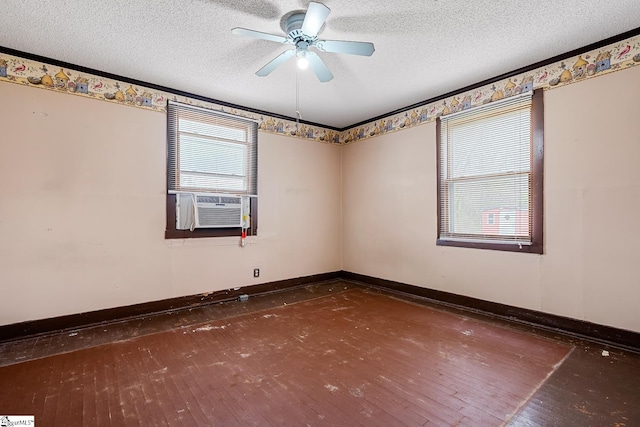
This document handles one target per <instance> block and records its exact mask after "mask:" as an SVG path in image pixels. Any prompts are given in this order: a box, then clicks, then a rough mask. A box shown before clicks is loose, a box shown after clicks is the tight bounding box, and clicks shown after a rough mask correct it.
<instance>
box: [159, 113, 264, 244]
mask: <svg viewBox="0 0 640 427" xmlns="http://www.w3.org/2000/svg"><path fill="white" fill-rule="evenodd" d="M167 110H168V111H167V204H166V205H167V206H166V207H167V226H166V227H167V228H166V231H165V237H166V238H192V237H218V236H239V235H240V234H241V230H240V228H239V227H231V228H202V229H200V228H196V229H194V230H193V231H190V230H177V229H176V193H180V192H195V193H221V194H231V195H244V196H251V197H250V205H251V206H250V211H251V213H250V224H251V226H250V229H249V230H248V233H247V234H248V235H255V234H256V232H257V219H258V218H257V212H258V202H257V197H256V196H257V191H258V188H257V172H258V166H257V162H258V147H257V134H258V126H257V123H256V122H254V121H252V120H249V119H245V118H243V117H237V116H232V115H229V114H225V113H222V112H218V111H214V110H208V109H204V108H199V107H194V106H190V105H186V104H180V103H177V102H169V104H168V107H167Z"/></svg>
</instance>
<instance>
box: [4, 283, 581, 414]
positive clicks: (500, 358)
mask: <svg viewBox="0 0 640 427" xmlns="http://www.w3.org/2000/svg"><path fill="white" fill-rule="evenodd" d="M234 314H235V315H233V316H226V317H225V316H213V317H209V318H207V316H205V315H204V314H203V313H198V314H197V315H196V318H197V319H198V320H200V321H201V322H200V323H193V320H188V319H184V318H183V317H181V318H180V319H179V321H178V322H175V317H174V318H173V319H172V320H171V323H172V325H171V326H172V327H163V328H159V329H158V330H155V329H154V328H156V327H157V325H156V326H153V327H149V328H150V329H148V330H147V332H146V333H144V334H141V333H136V334H129V337H128V338H127V339H124V340H116V341H115V342H113V341H111V342H109V341H106V342H101V338H99V333H97V332H96V333H94V335H92V336H91V337H92V338H91V340H87V341H91V343H92V344H93V343H96V342H100V343H99V344H98V345H88V346H86V347H84V348H83V347H82V346H77V347H76V348H74V349H73V350H71V351H67V352H63V353H59V354H52V355H45V356H42V357H41V358H32V359H30V360H29V359H28V357H26V355H28V354H29V352H31V353H33V352H34V351H36V350H35V349H34V346H38V345H40V344H42V345H43V346H44V348H45V349H44V350H41V351H44V352H47V351H49V350H48V348H49V346H50V345H56V344H55V343H56V341H57V340H60V339H61V338H59V337H53V338H46V337H42V338H38V339H37V342H35V343H29V344H23V345H22V346H21V347H19V351H18V352H17V353H18V354H17V356H15V355H14V357H21V356H23V355H25V359H27V360H25V361H21V362H16V361H14V363H13V364H7V365H6V366H4V367H1V368H0V378H2V387H1V388H0V412H2V413H10V414H11V413H13V414H33V415H35V416H36V420H37V424H38V425H44V426H46V425H100V426H103V425H113V426H145V425H172V426H173V425H224V426H233V425H238V426H240V425H242V426H245V425H260V426H270V425H271V426H282V425H345V426H347V425H348V426H354V425H367V426H368V425H384V426H393V425H409V426H414V425H429V426H430V425H438V426H448V425H449V426H461V425H473V426H484V425H487V426H492V425H496V426H497V425H501V424H503V423H507V422H511V423H512V425H519V424H518V423H519V422H520V421H522V423H524V422H525V420H529V419H535V417H536V416H540V415H541V414H542V413H544V411H551V410H552V409H551V408H545V407H544V406H540V405H538V406H536V404H535V402H536V399H538V400H542V401H544V400H545V398H546V397H545V396H546V395H542V396H540V393H544V392H543V391H540V390H538V391H537V392H536V388H537V387H538V386H539V385H540V384H541V383H543V382H544V380H545V378H546V377H547V376H548V375H549V374H550V373H552V372H553V371H554V369H555V367H556V365H558V364H559V363H560V362H561V361H562V360H563V358H564V357H565V356H566V355H567V354H568V353H569V352H570V350H571V349H572V346H571V345H570V344H567V343H564V342H560V341H557V340H552V339H549V338H546V337H541V336H536V335H534V334H531V333H529V332H523V331H519V330H516V329H514V328H509V327H504V326H501V325H496V324H493V323H490V322H487V321H485V320H482V319H476V318H472V317H467V316H461V315H460V314H453V313H450V312H447V311H444V310H441V309H438V308H435V307H430V306H426V305H420V304H415V303H412V302H407V301H404V300H400V299H397V298H391V297H389V296H386V295H382V294H380V293H378V292H370V291H365V290H361V289H354V288H349V289H347V290H343V291H342V292H341V293H336V292H329V293H326V292H325V294H323V295H319V297H316V298H312V299H309V300H307V301H304V300H303V301H300V302H296V303H293V304H279V305H274V304H264V305H263V306H260V307H259V309H257V310H254V311H249V312H244V313H243V312H236V313H234ZM181 316H184V314H183V315H181ZM137 322H139V323H144V322H143V321H137ZM176 323H177V325H178V326H176ZM147 326H148V325H147ZM139 332H140V331H139ZM116 335H117V336H119V337H124V336H126V332H124V331H122V332H118V334H116ZM74 337H75V335H74ZM85 337H87V335H85ZM52 343H53V344H52ZM567 369H569V371H570V372H575V369H571V367H570V366H569V365H568V368H567ZM553 377H554V376H553V375H552V376H551V378H553ZM558 381H560V382H561V381H562V380H561V379H559V380H558ZM547 393H548V392H547ZM531 395H533V398H532V399H530V400H528V398H529V396H531ZM526 402H531V403H530V404H528V405H525V406H524V407H523V408H521V406H522V405H523V404H524V403H526ZM580 408H581V407H580ZM578 411H579V410H578ZM516 413H517V414H516ZM513 414H516V415H515V417H513ZM512 417H513V418H512ZM521 425H526V424H521ZM533 425H535V424H533Z"/></svg>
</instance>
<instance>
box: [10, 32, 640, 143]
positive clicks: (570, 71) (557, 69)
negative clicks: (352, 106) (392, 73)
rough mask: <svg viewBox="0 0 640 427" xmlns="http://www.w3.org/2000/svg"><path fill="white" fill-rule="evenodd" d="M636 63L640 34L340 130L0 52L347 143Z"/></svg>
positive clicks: (21, 76) (264, 126)
mask: <svg viewBox="0 0 640 427" xmlns="http://www.w3.org/2000/svg"><path fill="white" fill-rule="evenodd" d="M638 65H640V35H638V36H634V37H631V38H629V39H626V40H623V41H621V42H619V43H614V44H611V45H608V46H606V47H603V48H601V49H597V50H593V51H589V52H584V53H582V54H580V55H577V56H574V57H571V58H567V59H565V60H563V61H559V62H556V63H553V64H550V65H548V66H545V67H541V68H538V69H535V70H531V71H528V72H525V73H523V74H520V75H517V76H514V77H511V78H508V79H504V80H501V81H497V82H494V83H491V84H489V85H486V86H483V87H480V88H477V89H474V90H471V91H468V92H463V93H459V94H457V95H454V96H452V97H448V98H445V99H441V100H438V101H436V102H433V103H429V104H425V105H423V106H421V107H419V108H412V109H407V110H405V111H402V112H399V113H396V114H394V115H390V116H388V117H385V118H382V119H380V120H375V121H372V122H369V123H366V124H364V125H360V126H356V127H353V128H350V129H347V130H344V131H342V132H340V131H334V130H331V129H327V128H323V127H314V126H309V125H305V124H298V123H296V122H295V121H292V120H283V119H280V118H278V117H271V116H264V115H259V114H256V113H252V112H249V111H245V110H242V109H235V108H229V107H226V106H223V105H220V104H215V103H209V102H203V101H199V100H196V99H193V98H188V97H184V96H176V95H175V94H172V93H168V92H162V91H157V90H154V89H150V88H147V87H144V86H137V85H132V84H129V83H125V82H120V81H117V80H113V79H108V78H104V77H100V76H95V75H91V74H87V73H82V72H77V71H74V70H70V69H63V68H60V67H57V66H54V65H50V64H44V63H41V62H37V61H32V60H29V59H25V58H20V57H17V56H12V55H8V54H3V53H0V82H2V81H4V82H11V83H16V84H22V85H25V86H30V87H38V88H44V89H48V90H53V91H57V92H61V93H68V94H73V95H79V96H84V97H89V98H94V99H98V100H102V101H106V102H114V103H119V104H122V105H128V106H132V107H137V108H144V109H150V110H154V111H158V112H165V111H166V105H167V100H169V99H170V100H173V101H177V102H183V103H186V104H191V105H196V106H200V107H205V108H211V109H214V110H218V111H224V112H226V113H231V114H236V115H239V116H242V117H247V118H251V119H253V120H257V121H258V122H259V129H260V130H261V131H262V132H268V133H276V134H283V135H287V136H292V137H297V138H301V139H307V140H313V141H319V142H324V143H333V144H349V143H352V142H355V141H358V140H363V139H368V138H373V137H376V136H379V135H382V134H386V133H390V132H395V131H399V130H402V129H407V128H410V127H413V126H418V125H421V124H424V123H428V122H431V121H433V120H435V119H436V118H437V117H440V116H443V115H447V114H451V113H454V112H457V111H462V110H466V109H468V108H472V107H476V106H479V105H483V104H487V103H490V102H492V101H497V100H499V99H503V98H507V97H509V96H513V95H517V94H519V93H523V92H528V91H531V90H534V89H539V88H542V89H544V90H549V89H554V88H557V87H562V86H564V85H567V84H571V83H576V82H580V81H583V80H585V79H590V78H593V77H598V76H601V75H604V74H608V73H611V72H614V71H619V70H624V69H627V68H630V67H634V66H638Z"/></svg>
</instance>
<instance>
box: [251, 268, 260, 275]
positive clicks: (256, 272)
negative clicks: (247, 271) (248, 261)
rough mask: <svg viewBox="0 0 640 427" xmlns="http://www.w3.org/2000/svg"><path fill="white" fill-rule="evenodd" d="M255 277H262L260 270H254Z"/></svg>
mask: <svg viewBox="0 0 640 427" xmlns="http://www.w3.org/2000/svg"><path fill="white" fill-rule="evenodd" d="M253 277H260V269H259V268H254V269H253Z"/></svg>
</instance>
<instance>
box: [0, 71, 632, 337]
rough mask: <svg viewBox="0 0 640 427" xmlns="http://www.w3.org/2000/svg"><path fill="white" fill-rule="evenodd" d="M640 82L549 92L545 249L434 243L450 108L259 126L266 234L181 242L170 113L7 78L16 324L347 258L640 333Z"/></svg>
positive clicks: (5, 188) (5, 232)
mask: <svg viewBox="0 0 640 427" xmlns="http://www.w3.org/2000/svg"><path fill="white" fill-rule="evenodd" d="M638 81H640V67H635V68H632V69H629V70H623V71H620V72H616V73H612V74H609V75H606V76H603V77H599V78H596V79H590V80H588V81H585V82H581V83H578V84H572V85H568V86H565V87H562V88H557V89H554V90H551V91H548V92H546V93H545V221H544V223H545V248H544V251H545V253H544V255H542V256H539V255H532V254H519V253H506V252H496V251H485V250H472V249H463V248H451V247H437V246H435V238H436V234H435V233H436V192H435V191H436V184H435V183H436V171H435V164H436V162H435V124H434V123H428V124H425V125H422V126H418V127H415V128H411V129H408V130H404V131H400V132H396V133H392V134H388V135H384V136H380V137H377V138H372V139H369V140H365V141H361V142H357V143H353V144H350V145H347V146H345V147H338V146H332V145H327V144H320V143H316V142H308V141H301V140H297V139H293V138H287V137H284V136H277V135H272V134H263V133H261V134H260V137H259V156H260V170H259V194H260V221H259V224H260V228H259V236H258V237H255V238H249V244H248V245H247V247H245V248H240V247H239V246H238V239H237V238H219V239H191V240H189V239H187V240H165V239H164V235H163V232H164V223H165V209H164V204H165V145H166V143H165V116H164V115H163V114H160V113H155V112H151V111H145V110H141V109H136V108H130V107H122V106H119V105H114V104H111V103H104V102H97V101H93V100H90V99H87V98H82V97H76V96H69V95H62V94H59V93H54V92H50V91H46V90H40V89H32V88H27V87H22V86H19V85H13V84H0V120H1V123H2V127H1V131H0V138H1V139H0V141H2V142H1V144H0V145H1V147H2V155H1V156H0V179H1V180H2V182H3V185H2V186H0V200H1V202H0V236H2V240H1V243H0V291H1V292H2V297H3V298H2V299H3V307H2V310H0V324H9V323H15V322H20V321H24V320H31V319H41V318H47V317H52V316H58V315H64V314H71V313H79V312H84V311H90V310H97V309H102V308H108V307H116V306H122V305H128V304H135V303H140V302H145V301H152V300H159V299H163V298H170V297H175V296H182V295H191V294H197V293H201V292H210V291H216V290H220V289H227V288H232V287H236V286H246V285H251V284H257V283H262V282H269V281H274V280H280V279H287V278H292V277H299V276H305V275H311V274H317V273H324V272H329V271H335V270H340V269H344V270H347V271H352V272H356V273H361V274H366V275H370V276H375V277H381V278H386V279H391V280H397V281H400V282H405V283H410V284H414V285H418V286H423V287H427V288H432V289H439V290H444V291H448V292H453V293H457V294H462V295H468V296H472V297H476V298H481V299H485V300H489V301H496V302H500V303H505V304H510V305H515V306H519V307H524V308H531V309H535V310H541V311H544V312H549V313H554V314H559V315H564V316H569V317H573V318H577V319H584V320H588V321H592V322H596V323H601V324H606V325H611V326H615V327H619V328H624V329H629V330H634V331H640V310H638V308H637V302H638V301H640V286H639V285H640V279H639V278H638V269H639V267H638V266H639V265H640V263H639V261H640V257H638V255H637V253H636V250H635V248H636V244H637V243H636V242H637V241H638V240H639V239H640V221H638V220H637V218H638V212H640V133H639V132H638V130H637V122H636V120H637V119H638V117H639V116H640V114H639V113H640V107H639V106H640V104H639V103H638V101H637V100H638V99H640V85H638V84H637V82H638ZM610 228H611V229H612V231H609V229H610ZM623 234H624V235H626V236H628V237H623ZM254 267H259V268H260V269H261V277H260V279H253V277H252V275H251V272H252V269H253V268H254Z"/></svg>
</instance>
